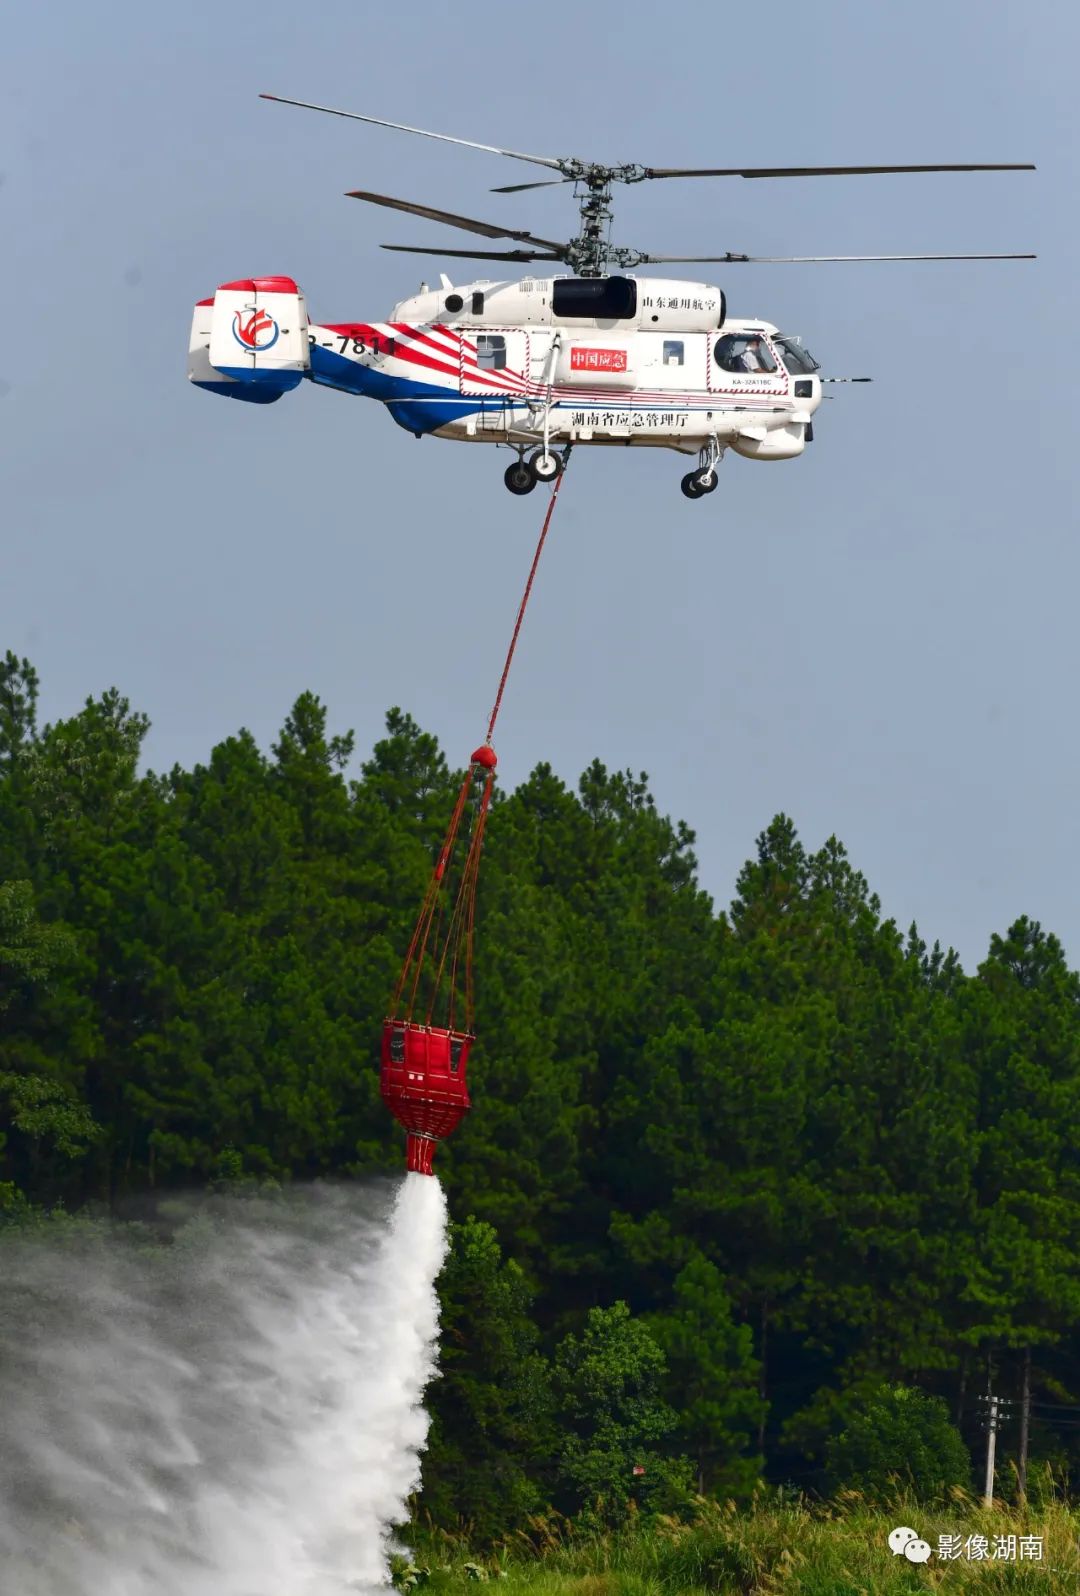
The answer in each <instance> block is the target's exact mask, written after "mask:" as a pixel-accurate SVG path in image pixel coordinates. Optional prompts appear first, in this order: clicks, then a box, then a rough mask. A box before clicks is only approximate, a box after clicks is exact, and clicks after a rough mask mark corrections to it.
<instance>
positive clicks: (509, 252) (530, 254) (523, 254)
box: [379, 244, 563, 266]
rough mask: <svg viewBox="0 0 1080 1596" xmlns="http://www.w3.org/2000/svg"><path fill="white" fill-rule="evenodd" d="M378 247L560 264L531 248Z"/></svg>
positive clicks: (407, 252) (559, 260)
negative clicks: (547, 261) (546, 261)
mask: <svg viewBox="0 0 1080 1596" xmlns="http://www.w3.org/2000/svg"><path fill="white" fill-rule="evenodd" d="M379 248H380V249H393V250H396V251H397V252H398V253H399V254H402V255H439V256H443V255H453V256H454V257H455V258H456V259H457V260H525V261H533V260H549V261H554V262H555V264H556V265H557V266H559V265H561V264H562V260H563V257H562V256H561V255H538V254H536V253H535V252H534V251H533V250H531V249H439V248H438V247H436V246H431V247H429V246H428V245H426V244H380V245H379Z"/></svg>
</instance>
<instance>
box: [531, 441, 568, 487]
mask: <svg viewBox="0 0 1080 1596" xmlns="http://www.w3.org/2000/svg"><path fill="white" fill-rule="evenodd" d="M562 468H563V463H562V460H561V459H560V458H559V456H558V455H557V454H556V453H555V452H554V450H552V449H549V450H548V452H547V454H545V453H544V451H543V449H536V450H534V452H533V453H532V454H531V455H530V456H529V470H530V471H531V472H532V474H533V476H534V477H535V478H536V480H537V482H554V481H555V478H556V477H557V476H560V475H561V474H562Z"/></svg>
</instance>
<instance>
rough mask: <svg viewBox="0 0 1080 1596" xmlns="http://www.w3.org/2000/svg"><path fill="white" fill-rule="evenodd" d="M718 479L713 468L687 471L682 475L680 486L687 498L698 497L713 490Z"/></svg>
mask: <svg viewBox="0 0 1080 1596" xmlns="http://www.w3.org/2000/svg"><path fill="white" fill-rule="evenodd" d="M719 480H720V479H719V477H718V476H717V474H716V471H715V469H710V470H708V471H689V472H688V473H687V474H686V476H685V477H683V479H682V483H681V487H682V490H683V492H684V493H685V494H686V497H687V498H688V499H700V498H702V497H703V496H704V495H705V494H706V493H713V492H715V490H716V487H717V484H718V483H719Z"/></svg>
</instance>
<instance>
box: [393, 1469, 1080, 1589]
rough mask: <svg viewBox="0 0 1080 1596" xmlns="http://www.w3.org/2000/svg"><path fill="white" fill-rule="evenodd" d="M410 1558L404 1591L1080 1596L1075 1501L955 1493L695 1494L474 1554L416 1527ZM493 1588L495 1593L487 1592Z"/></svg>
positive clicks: (544, 1527)
mask: <svg viewBox="0 0 1080 1596" xmlns="http://www.w3.org/2000/svg"><path fill="white" fill-rule="evenodd" d="M897 1525H908V1526H911V1527H912V1528H914V1529H915V1530H916V1531H917V1532H918V1533H919V1534H920V1535H921V1536H922V1538H923V1539H924V1540H926V1541H928V1542H929V1543H930V1546H931V1547H932V1548H933V1549H934V1554H935V1555H934V1556H933V1557H932V1558H931V1559H930V1561H929V1562H928V1563H926V1564H924V1565H917V1564H913V1563H911V1562H909V1561H908V1560H907V1558H905V1557H903V1556H895V1555H894V1554H893V1553H892V1552H891V1551H890V1549H889V1545H888V1536H889V1532H890V1530H892V1529H894V1528H895V1527H896V1526H897ZM939 1535H954V1536H955V1535H959V1536H960V1537H961V1538H962V1540H964V1541H966V1539H967V1537H968V1536H970V1535H980V1536H985V1537H986V1538H987V1540H988V1542H989V1545H990V1550H991V1552H992V1550H993V1544H994V1537H995V1536H997V1535H1016V1536H1017V1537H1018V1541H1019V1537H1020V1536H1023V1535H1028V1536H1041V1537H1042V1540H1043V1558H1042V1561H1041V1562H1035V1561H1024V1562H1019V1561H1015V1560H1006V1559H998V1560H993V1559H992V1558H990V1559H989V1560H987V1561H985V1562H980V1561H972V1560H970V1559H969V1558H967V1557H966V1556H965V1555H964V1553H963V1552H962V1553H961V1557H960V1558H959V1559H958V1560H950V1561H942V1560H941V1559H939V1557H938V1556H937V1546H938V1537H939ZM403 1539H404V1540H405V1541H406V1543H407V1544H408V1545H409V1547H410V1550H411V1556H412V1565H411V1566H412V1567H413V1569H415V1570H416V1573H414V1574H413V1575H412V1576H409V1575H407V1574H406V1573H405V1569H406V1567H407V1566H408V1560H407V1559H398V1560H397V1561H396V1565H395V1575H396V1582H397V1583H398V1585H399V1587H400V1588H405V1589H411V1590H413V1591H414V1592H415V1596H452V1593H453V1596H457V1593H460V1592H461V1591H462V1590H463V1589H465V1588H468V1587H473V1588H474V1587H475V1585H476V1584H477V1583H492V1584H495V1585H497V1587H498V1591H499V1596H674V1593H676V1592H678V1593H680V1596H682V1593H686V1596H706V1593H708V1596H729V1593H730V1596H914V1593H917V1592H923V1591H935V1592H937V1591H940V1592H941V1593H942V1596H952V1593H956V1596H970V1593H975V1592H978V1593H980V1596H981V1593H985V1596H996V1593H997V1592H1017V1593H1020V1592H1032V1593H1035V1592H1037V1593H1039V1596H1059V1593H1061V1596H1066V1593H1067V1596H1080V1512H1078V1511H1076V1510H1074V1509H1073V1508H1072V1507H1070V1506H1069V1504H1068V1503H1067V1502H1065V1501H1062V1500H1053V1499H1051V1500H1049V1501H1047V1502H1046V1503H1045V1504H1043V1505H1040V1506H1038V1507H1037V1508H1036V1507H1031V1508H1029V1509H1023V1508H1015V1507H1008V1506H1006V1505H1004V1504H1000V1503H998V1504H995V1506H994V1508H993V1509H990V1510H988V1509H984V1508H983V1507H982V1506H981V1505H980V1504H979V1503H977V1502H975V1501H973V1500H972V1499H971V1498H970V1497H968V1496H965V1495H963V1494H961V1493H957V1495H956V1496H955V1498H954V1499H953V1500H952V1501H951V1502H950V1503H948V1504H946V1505H945V1506H942V1507H939V1508H934V1509H924V1508H920V1507H918V1506H914V1505H913V1504H912V1503H911V1502H910V1501H905V1500H904V1499H903V1498H898V1499H897V1501H896V1504H895V1506H893V1507H890V1508H888V1509H887V1510H883V1509H881V1508H874V1507H871V1506H869V1505H868V1504H867V1503H865V1502H863V1501H862V1500H861V1499H860V1498H858V1497H857V1496H854V1495H850V1496H847V1497H846V1498H844V1499H843V1500H841V1501H839V1502H832V1503H816V1504H811V1503H806V1502H797V1503H783V1502H779V1503H778V1502H776V1501H775V1500H773V1501H770V1500H769V1499H768V1498H766V1497H764V1496H763V1497H761V1498H759V1499H758V1500H757V1501H756V1503H755V1504H754V1505H753V1506H752V1507H750V1508H746V1509H737V1508H736V1507H735V1506H734V1504H732V1503H727V1504H721V1503H716V1502H701V1503H699V1504H698V1508H697V1513H696V1517H695V1520H694V1521H693V1522H692V1523H683V1522H680V1521H678V1520H675V1519H660V1520H658V1521H655V1522H653V1523H651V1524H643V1523H633V1522H632V1523H631V1524H630V1526H629V1527H628V1528H627V1529H625V1530H623V1531H620V1532H607V1533H599V1532H592V1533H590V1532H588V1531H584V1530H576V1529H575V1528H574V1526H573V1525H571V1524H570V1523H569V1522H568V1521H566V1520H561V1519H558V1518H555V1517H548V1518H543V1519H536V1520H534V1521H533V1522H532V1523H531V1524H530V1526H529V1529H528V1531H526V1532H519V1533H518V1534H516V1535H514V1536H512V1537H509V1538H508V1539H507V1540H506V1541H504V1542H503V1543H501V1544H500V1545H498V1546H496V1547H495V1548H494V1549H492V1550H489V1551H488V1552H487V1553H485V1554H484V1555H481V1554H479V1553H478V1552H476V1551H475V1550H473V1549H470V1546H469V1541H468V1536H467V1533H462V1534H461V1535H448V1534H445V1533H442V1532H438V1531H433V1530H431V1529H425V1530H414V1531H413V1532H412V1533H410V1534H406V1535H405V1536H404V1537H403ZM492 1596H494V1592H492Z"/></svg>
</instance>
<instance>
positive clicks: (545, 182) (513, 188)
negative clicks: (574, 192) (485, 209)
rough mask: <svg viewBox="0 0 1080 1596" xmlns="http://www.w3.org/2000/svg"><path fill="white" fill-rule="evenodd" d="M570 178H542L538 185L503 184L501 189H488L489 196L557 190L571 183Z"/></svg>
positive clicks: (571, 179)
mask: <svg viewBox="0 0 1080 1596" xmlns="http://www.w3.org/2000/svg"><path fill="white" fill-rule="evenodd" d="M573 181H574V179H573V178H572V177H544V178H541V179H540V181H539V183H504V184H503V185H502V187H501V188H489V189H488V193H489V194H524V192H525V190H526V189H527V188H558V187H559V185H560V184H561V183H572V182H573Z"/></svg>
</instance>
